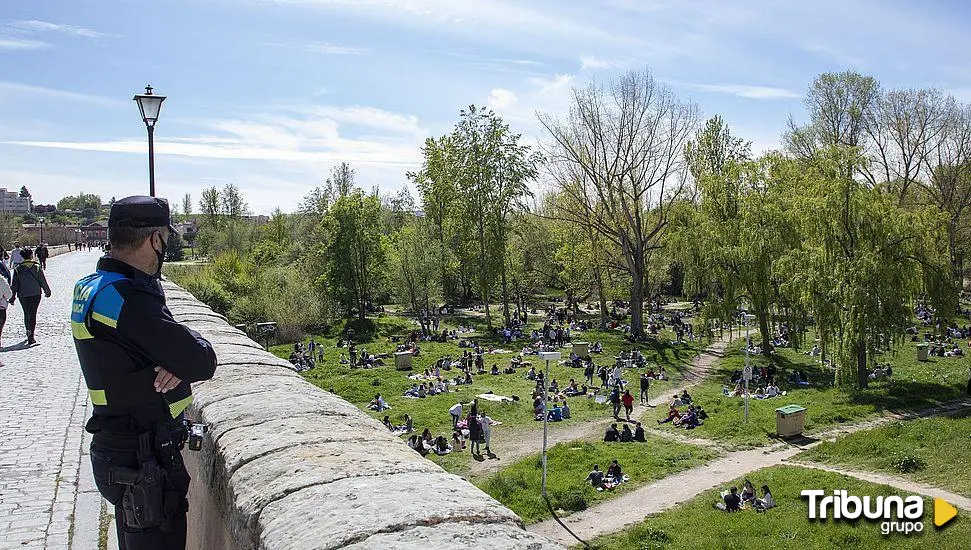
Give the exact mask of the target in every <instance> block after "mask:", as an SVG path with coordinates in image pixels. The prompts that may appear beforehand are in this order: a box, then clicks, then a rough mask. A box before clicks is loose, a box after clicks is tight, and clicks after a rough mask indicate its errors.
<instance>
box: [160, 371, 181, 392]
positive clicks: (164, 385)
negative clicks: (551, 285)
mask: <svg viewBox="0 0 971 550" xmlns="http://www.w3.org/2000/svg"><path fill="white" fill-rule="evenodd" d="M155 372H157V373H158V376H156V377H155V391H157V392H162V393H165V392H167V391H169V390H171V389H174V388H175V387H176V386H178V385H179V384H181V383H182V379H181V378H179V377H178V376H176V375H174V374H172V373H171V372H169V371H167V370H165V369H163V368H162V367H155Z"/></svg>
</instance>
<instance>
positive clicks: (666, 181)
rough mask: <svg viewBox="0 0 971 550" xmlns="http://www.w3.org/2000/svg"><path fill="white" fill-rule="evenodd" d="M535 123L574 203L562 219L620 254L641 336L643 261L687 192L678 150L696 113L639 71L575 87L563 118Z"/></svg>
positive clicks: (692, 126) (634, 324)
mask: <svg viewBox="0 0 971 550" xmlns="http://www.w3.org/2000/svg"><path fill="white" fill-rule="evenodd" d="M539 120H540V122H541V123H542V124H543V126H545V127H546V129H547V131H549V133H550V135H551V137H552V143H551V144H549V146H548V147H547V158H548V159H549V160H550V163H549V166H550V173H551V176H552V178H553V181H554V183H555V185H556V186H557V187H559V189H560V190H561V191H562V192H563V193H564V194H566V195H567V196H568V197H569V198H570V200H568V201H566V203H567V204H571V205H573V208H571V209H570V210H566V211H563V214H562V215H563V218H564V219H565V220H567V221H569V222H572V223H576V224H579V225H581V226H584V227H589V228H591V229H592V230H593V231H595V232H596V233H597V234H599V235H601V236H602V237H603V238H605V239H606V240H607V241H609V242H610V243H612V244H613V245H614V246H616V247H617V248H618V249H619V250H620V251H621V257H620V258H616V259H611V263H612V264H613V265H614V266H615V267H617V268H619V269H622V270H623V271H625V272H626V273H628V274H629V275H630V277H631V293H630V296H631V304H630V308H631V331H632V333H633V334H634V336H635V337H643V335H644V331H643V327H644V323H643V306H644V298H645V296H644V294H645V287H646V286H647V285H646V284H645V283H646V279H647V266H648V260H649V258H650V255H651V254H652V253H653V252H654V251H655V250H657V249H658V248H660V247H661V239H662V237H663V235H664V233H665V228H666V227H667V225H668V210H669V206H670V205H671V203H672V202H673V201H676V200H677V199H678V198H679V197H681V195H682V194H683V193H684V191H685V189H686V187H687V182H688V175H689V172H688V169H687V166H686V163H685V158H684V154H683V151H684V146H685V143H686V142H687V141H688V139H689V138H690V137H691V135H692V132H693V131H694V129H695V127H696V126H697V124H698V120H699V111H698V108H697V106H696V105H694V104H693V103H689V102H683V101H681V100H679V99H678V98H677V97H676V96H675V95H674V93H673V92H672V91H671V90H670V89H669V88H667V87H666V86H664V85H663V84H660V83H658V82H657V81H655V80H654V78H653V76H651V73H650V71H647V70H644V71H641V72H637V71H631V72H628V73H627V74H625V75H623V76H621V77H620V78H619V79H618V80H616V81H614V82H612V83H610V84H607V85H603V84H598V83H593V84H590V85H588V86H586V87H584V88H578V89H574V90H573V105H572V107H571V109H570V114H569V117H568V118H567V120H565V121H560V120H556V119H554V118H553V117H552V116H550V115H546V114H541V115H540V116H539Z"/></svg>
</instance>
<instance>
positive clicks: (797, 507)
mask: <svg viewBox="0 0 971 550" xmlns="http://www.w3.org/2000/svg"><path fill="white" fill-rule="evenodd" d="M745 477H746V478H748V479H751V480H752V482H753V483H754V484H755V485H756V486H761V485H762V484H763V483H764V484H768V485H769V487H770V488H771V489H772V495H773V497H775V500H776V503H777V504H778V506H777V507H776V508H773V509H771V510H769V511H768V512H766V513H764V514H758V513H756V512H753V511H742V512H739V513H735V514H728V513H726V512H722V511H720V510H716V509H715V508H714V504H715V502H718V501H719V500H720V498H719V492H720V491H721V490H723V489H725V488H727V487H728V486H731V485H736V486H739V487H740V486H741V482H742V481H743V479H742V478H740V479H737V480H735V481H733V482H732V483H729V484H726V486H725V487H719V488H716V489H712V490H710V491H706V492H704V493H702V494H700V495H698V496H697V497H695V498H693V499H691V500H689V501H687V502H685V503H683V504H680V505H678V506H676V507H675V508H672V509H671V510H668V511H667V512H664V513H661V514H657V515H654V516H651V517H649V518H648V519H646V520H645V521H644V522H642V523H639V524H637V525H635V526H633V527H629V528H627V529H624V530H623V531H620V532H619V533H615V534H613V535H608V536H604V537H601V538H598V539H596V540H594V541H591V542H592V544H594V545H595V547H597V548H602V549H610V550H677V549H686V550H697V549H700V548H705V549H709V548H714V549H739V550H742V549H745V550H748V549H751V548H758V549H759V550H773V549H783V548H785V549H788V548H820V549H822V548H834V549H835V548H867V549H870V548H892V549H894V550H902V549H909V548H914V549H917V548H935V549H951V548H967V546H968V542H967V541H968V540H971V522H969V520H968V518H966V517H962V516H961V514H958V517H957V518H955V519H954V520H952V522H951V523H950V524H949V525H947V526H945V527H944V528H943V529H940V530H939V529H937V528H935V527H934V522H933V517H934V512H933V510H934V507H933V499H928V498H925V499H924V518H923V522H924V530H923V532H922V533H912V534H910V535H909V536H904V535H901V534H899V533H894V534H892V535H888V536H885V535H883V534H881V532H880V525H879V523H871V522H870V521H868V520H861V521H857V522H855V523H853V522H848V521H842V520H827V521H819V520H814V521H810V520H809V519H808V516H807V510H808V500H807V499H805V498H802V497H800V495H799V493H800V491H802V490H803V489H823V490H825V491H827V493H832V490H833V489H845V490H847V491H848V492H849V493H850V494H853V495H857V496H866V495H870V496H878V495H885V496H886V495H890V494H899V495H901V496H904V495H906V494H907V493H904V492H902V491H898V490H896V489H894V488H892V487H887V486H884V485H876V484H873V483H868V482H865V481H860V480H857V479H853V478H849V477H846V476H842V475H839V474H833V473H829V472H821V471H817V470H809V469H804V468H797V467H793V466H774V467H771V468H766V469H763V470H759V471H757V472H753V473H751V474H749V475H747V476H745Z"/></svg>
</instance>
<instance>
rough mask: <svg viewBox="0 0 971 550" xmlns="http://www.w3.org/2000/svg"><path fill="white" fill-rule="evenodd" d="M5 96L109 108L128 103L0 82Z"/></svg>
mask: <svg viewBox="0 0 971 550" xmlns="http://www.w3.org/2000/svg"><path fill="white" fill-rule="evenodd" d="M5 93H6V94H11V93H13V94H21V95H29V96H32V97H36V96H43V97H49V98H53V99H64V100H68V101H76V102H79V103H92V104H97V105H104V106H109V107H119V106H122V105H127V104H128V102H124V101H120V100H117V99H111V98H107V97H101V96H96V95H89V94H80V93H77V92H67V91H64V90H55V89H53V88H44V87H42V86H32V85H30V84H21V83H19V82H9V81H4V80H0V96H3V95H5Z"/></svg>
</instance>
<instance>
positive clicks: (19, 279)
mask: <svg viewBox="0 0 971 550" xmlns="http://www.w3.org/2000/svg"><path fill="white" fill-rule="evenodd" d="M21 254H22V257H23V261H22V262H20V264H18V265H17V268H16V269H14V272H13V284H11V285H10V290H11V291H12V292H11V294H12V296H11V297H10V301H9V303H11V304H13V303H14V300H16V299H17V297H18V296H19V297H20V307H21V308H23V310H24V328H26V329H27V345H28V346H32V345H34V344H36V343H37V340H35V339H34V329H36V328H37V309H38V308H39V307H40V296H41V292H43V293H44V295H45V296H47V297H48V298H50V297H51V287H50V286H48V285H47V277H46V276H45V275H44V270H43V269H41V267H40V264H38V263H37V262H35V261H34V254H33V252H32V251H31V250H30V249H29V248H24V249H23V250H21Z"/></svg>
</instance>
